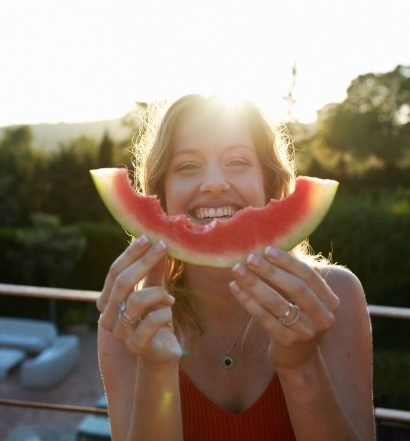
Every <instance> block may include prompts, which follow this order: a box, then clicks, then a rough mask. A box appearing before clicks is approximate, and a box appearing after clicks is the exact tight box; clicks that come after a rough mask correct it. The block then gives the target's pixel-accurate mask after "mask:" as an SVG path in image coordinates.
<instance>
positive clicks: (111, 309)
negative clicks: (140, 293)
mask: <svg viewBox="0 0 410 441" xmlns="http://www.w3.org/2000/svg"><path fill="white" fill-rule="evenodd" d="M165 254H166V248H164V244H163V243H162V242H161V241H160V242H157V243H156V244H155V245H153V246H152V247H151V248H149V249H148V250H147V251H146V252H145V254H143V255H142V256H141V257H140V258H139V259H138V260H137V261H135V262H133V263H132V264H131V265H129V266H128V267H126V268H125V269H124V270H123V271H122V272H121V273H120V274H119V275H118V276H117V277H116V279H115V281H114V283H113V285H112V289H111V294H110V297H109V300H108V303H107V305H106V307H105V309H104V311H103V318H104V322H105V323H106V324H107V325H108V326H109V327H111V329H112V326H113V325H114V323H115V320H116V316H117V313H118V305H119V304H120V303H121V302H122V301H124V300H125V299H126V298H127V297H128V296H129V294H130V293H131V292H133V291H134V287H135V285H136V284H137V283H138V282H139V281H140V280H142V279H143V278H144V277H145V276H146V275H147V274H148V273H149V271H150V270H151V269H152V268H154V267H155V266H156V265H157V264H158V263H159V261H160V260H161V259H162V258H163V257H164V256H165Z"/></svg>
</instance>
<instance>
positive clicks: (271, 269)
mask: <svg viewBox="0 0 410 441" xmlns="http://www.w3.org/2000/svg"><path fill="white" fill-rule="evenodd" d="M246 264H247V266H248V267H249V268H250V269H247V268H246V267H245V266H243V265H240V264H238V265H236V266H235V267H234V271H233V272H234V275H235V278H236V279H237V280H238V282H239V283H240V284H241V285H242V286H243V287H245V288H247V289H248V290H250V291H251V293H252V294H253V295H254V296H255V297H257V298H258V300H259V301H260V302H261V303H262V304H263V306H264V307H265V308H266V309H267V310H268V311H271V312H272V313H273V315H274V316H275V317H280V316H283V315H285V314H286V312H287V311H288V309H289V302H288V301H289V300H290V301H291V302H292V303H295V304H296V305H298V307H299V308H300V310H301V311H302V312H305V314H304V315H303V317H304V320H303V321H304V322H305V324H307V323H308V322H309V324H308V326H309V327H310V328H314V329H318V330H325V329H327V328H328V327H330V326H331V325H332V324H333V321H334V316H333V314H332V312H331V311H330V310H329V308H328V306H327V305H325V304H324V303H322V302H321V301H320V299H319V298H318V296H317V295H316V294H315V292H313V291H312V289H311V288H310V287H309V286H308V285H307V284H306V283H305V282H303V281H302V280H301V279H299V278H298V277H295V276H294V275H293V274H290V273H287V272H286V271H284V270H282V269H281V268H278V267H276V266H274V265H272V264H271V263H269V262H268V261H267V260H266V259H264V258H262V257H261V256H258V255H255V254H251V255H249V256H248V258H247V261H246ZM238 270H239V271H238ZM261 278H262V279H263V280H266V281H267V282H268V284H269V285H273V287H275V288H276V289H277V290H278V291H279V292H280V294H279V293H278V292H277V291H275V290H273V289H269V286H268V285H266V284H265V283H263V282H262V280H261ZM274 293H277V294H276V297H277V298H278V299H280V298H282V302H280V304H279V305H278V302H275V303H276V305H278V306H277V307H276V308H274V309H270V308H269V306H268V305H269V304H272V297H273V295H274ZM301 322H302V320H298V324H300V323H301ZM296 327H299V326H298V325H297V326H296Z"/></svg>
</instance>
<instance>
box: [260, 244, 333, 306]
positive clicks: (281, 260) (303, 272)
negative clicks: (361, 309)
mask: <svg viewBox="0 0 410 441" xmlns="http://www.w3.org/2000/svg"><path fill="white" fill-rule="evenodd" d="M265 257H266V259H267V260H268V261H269V262H271V263H272V264H273V265H274V267H275V268H277V269H278V271H277V275H278V277H279V278H280V275H282V278H281V280H283V271H284V272H289V273H291V274H293V275H294V276H296V277H297V278H299V279H301V280H302V281H303V282H305V284H306V285H307V286H309V287H311V289H312V290H313V291H314V292H315V293H316V294H317V296H318V297H319V298H320V300H321V301H322V302H324V303H325V304H326V305H328V307H329V309H330V310H331V311H335V310H336V309H337V307H338V306H339V303H340V301H339V298H338V297H337V296H336V294H335V293H334V292H333V291H332V290H331V289H330V288H329V286H328V285H327V283H326V282H325V281H324V280H323V278H322V277H321V276H320V274H319V273H318V272H317V271H316V270H314V269H313V268H312V267H310V266H309V265H307V264H306V263H304V262H302V261H300V260H299V259H297V258H296V257H294V256H291V255H290V254H289V253H287V252H285V251H283V250H280V249H278V248H272V247H267V248H266V249H265ZM280 269H282V270H283V271H280ZM275 272H276V271H275ZM296 289H297V287H296Z"/></svg>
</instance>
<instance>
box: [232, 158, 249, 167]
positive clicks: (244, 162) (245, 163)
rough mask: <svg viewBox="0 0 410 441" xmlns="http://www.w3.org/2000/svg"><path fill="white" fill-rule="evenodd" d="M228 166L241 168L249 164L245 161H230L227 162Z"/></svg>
mask: <svg viewBox="0 0 410 441" xmlns="http://www.w3.org/2000/svg"><path fill="white" fill-rule="evenodd" d="M227 165H228V166H232V167H241V166H246V165H249V162H248V161H247V160H246V159H239V158H238V159H232V160H231V161H228V162H227Z"/></svg>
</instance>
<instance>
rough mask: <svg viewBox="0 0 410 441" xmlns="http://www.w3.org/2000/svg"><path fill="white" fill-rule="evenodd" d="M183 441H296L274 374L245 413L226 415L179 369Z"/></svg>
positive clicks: (224, 411)
mask: <svg viewBox="0 0 410 441" xmlns="http://www.w3.org/2000/svg"><path fill="white" fill-rule="evenodd" d="M180 392H181V405H182V420H183V427H184V441H296V438H295V435H294V433H293V429H292V426H291V423H290V419H289V414H288V410H287V407H286V402H285V397H284V395H283V391H282V388H281V385H280V382H279V379H278V377H277V375H274V376H273V379H272V381H271V382H270V384H269V386H268V387H267V389H266V390H265V392H264V393H263V394H262V395H261V396H260V397H259V399H258V400H257V401H256V402H255V403H254V404H253V405H252V406H251V407H250V408H249V409H247V410H245V411H244V412H241V413H232V412H227V411H226V410H224V409H222V408H220V407H218V406H217V405H216V404H215V403H213V402H212V401H211V400H209V399H208V398H207V397H206V396H205V395H204V394H203V393H202V392H201V391H200V390H199V389H198V388H197V387H196V386H195V384H194V383H193V382H192V381H191V380H190V378H189V377H188V376H187V375H186V374H185V372H184V371H183V370H180Z"/></svg>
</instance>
